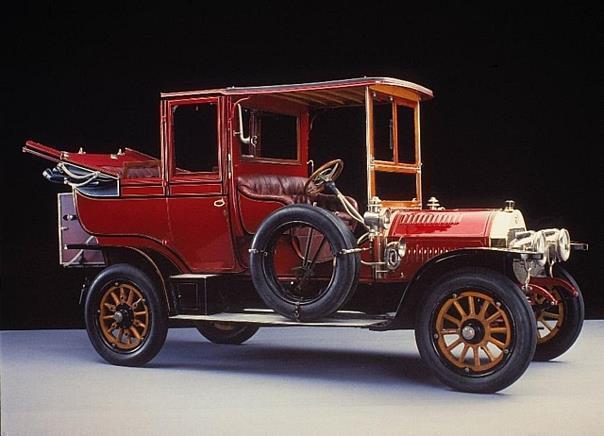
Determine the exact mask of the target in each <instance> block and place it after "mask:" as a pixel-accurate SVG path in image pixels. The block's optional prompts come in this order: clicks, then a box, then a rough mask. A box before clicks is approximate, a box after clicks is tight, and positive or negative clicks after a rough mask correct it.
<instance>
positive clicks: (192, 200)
mask: <svg viewBox="0 0 604 436" xmlns="http://www.w3.org/2000/svg"><path fill="white" fill-rule="evenodd" d="M167 201H168V210H169V215H170V228H171V230H172V238H171V240H170V242H169V246H170V247H171V248H172V249H174V250H176V251H177V252H178V253H180V254H181V255H182V256H183V258H184V259H185V262H186V263H187V264H188V265H189V267H190V268H191V270H192V271H195V272H221V271H233V270H234V269H237V268H238V267H237V266H236V262H235V257H234V251H233V244H232V239H231V232H230V228H229V221H228V209H227V206H226V201H227V199H226V198H225V197H221V196H208V197H170V198H168V200H167ZM221 204H222V205H221Z"/></svg>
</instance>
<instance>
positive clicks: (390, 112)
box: [373, 97, 415, 164]
mask: <svg viewBox="0 0 604 436" xmlns="http://www.w3.org/2000/svg"><path fill="white" fill-rule="evenodd" d="M373 157H374V159H375V160H378V161H384V162H392V163H395V164H399V163H407V164H414V163H415V113H414V108H413V107H410V106H407V105H405V104H399V103H397V102H396V101H395V100H392V99H385V98H384V99H381V98H379V97H378V99H374V100H373Z"/></svg>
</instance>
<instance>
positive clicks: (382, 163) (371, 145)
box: [365, 87, 422, 209]
mask: <svg viewBox="0 0 604 436" xmlns="http://www.w3.org/2000/svg"><path fill="white" fill-rule="evenodd" d="M375 100H378V101H380V100H382V101H384V100H386V101H390V102H391V111H392V121H393V126H392V130H393V132H392V135H393V150H392V153H393V159H392V161H386V160H376V159H375V135H374V134H375V132H374V127H375V126H374V118H373V107H374V101H375ZM398 105H400V106H406V107H409V108H411V109H413V124H414V145H415V152H414V155H415V161H414V162H412V163H408V162H399V161H398V111H397V106H398ZM419 106H420V105H419V101H415V100H411V99H407V98H404V97H401V96H397V95H391V94H388V93H383V92H380V91H377V90H375V89H372V88H371V87H367V88H366V90H365V111H366V118H367V131H366V136H367V137H366V140H367V195H368V199H371V198H372V197H374V196H375V195H376V191H377V190H376V180H375V174H376V172H393V173H405V174H414V175H415V193H416V196H415V199H406V200H386V201H383V204H384V205H385V206H392V207H403V208H412V209H418V208H421V205H422V184H421V166H422V163H421V152H420V124H419V116H420V111H419Z"/></svg>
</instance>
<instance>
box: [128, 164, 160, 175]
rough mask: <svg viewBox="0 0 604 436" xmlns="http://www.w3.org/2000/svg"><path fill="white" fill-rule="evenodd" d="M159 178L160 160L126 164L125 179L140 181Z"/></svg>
mask: <svg viewBox="0 0 604 436" xmlns="http://www.w3.org/2000/svg"><path fill="white" fill-rule="evenodd" d="M159 176H160V171H159V161H158V160H145V161H133V162H124V172H123V178H125V179H138V178H149V177H159Z"/></svg>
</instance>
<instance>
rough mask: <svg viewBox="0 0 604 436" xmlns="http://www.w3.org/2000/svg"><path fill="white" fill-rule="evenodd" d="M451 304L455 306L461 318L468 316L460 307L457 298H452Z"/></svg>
mask: <svg viewBox="0 0 604 436" xmlns="http://www.w3.org/2000/svg"><path fill="white" fill-rule="evenodd" d="M453 305H454V306H455V308H456V309H457V311H458V312H459V314H460V315H461V317H462V318H465V317H467V316H468V315H467V314H466V312H465V311H464V310H463V307H461V304H459V302H458V301H457V300H453Z"/></svg>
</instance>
